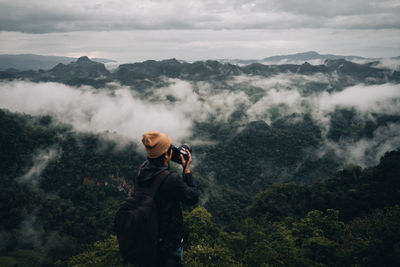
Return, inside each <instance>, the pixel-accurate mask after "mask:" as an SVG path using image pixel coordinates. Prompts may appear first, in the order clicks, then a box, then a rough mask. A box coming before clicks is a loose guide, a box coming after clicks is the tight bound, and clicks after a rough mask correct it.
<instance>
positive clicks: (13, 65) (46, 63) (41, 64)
mask: <svg viewBox="0 0 400 267" xmlns="http://www.w3.org/2000/svg"><path fill="white" fill-rule="evenodd" d="M76 60H77V58H74V57H59V56H41V55H33V54H22V55H0V70H7V69H16V70H40V69H42V70H49V69H51V68H53V67H55V66H56V65H57V64H59V63H62V64H69V63H71V62H73V61H76ZM92 60H93V61H96V62H100V63H108V62H115V61H114V60H110V59H103V58H92Z"/></svg>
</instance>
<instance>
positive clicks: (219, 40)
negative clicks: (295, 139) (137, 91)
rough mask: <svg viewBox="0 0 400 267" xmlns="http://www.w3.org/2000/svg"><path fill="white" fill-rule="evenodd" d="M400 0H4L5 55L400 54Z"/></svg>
mask: <svg viewBox="0 0 400 267" xmlns="http://www.w3.org/2000/svg"><path fill="white" fill-rule="evenodd" d="M399 14H400V0H325V1H322V0H246V1H245V0H102V1H100V0H86V1H80V0H69V1H59V0H11V1H10V0H0V54H20V53H35V54H42V55H63V56H75V57H77V56H81V55H88V56H90V57H102V58H110V59H115V60H118V61H122V62H124V61H125V62H126V61H141V60H146V59H165V58H178V59H186V60H198V59H221V58H242V59H250V58H252V59H261V58H264V57H267V56H272V55H281V54H290V53H296V52H305V51H310V50H315V51H317V52H319V53H332V54H342V55H359V56H364V57H392V56H400V16H399Z"/></svg>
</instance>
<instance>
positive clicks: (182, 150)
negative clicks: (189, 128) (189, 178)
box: [171, 145, 192, 164]
mask: <svg viewBox="0 0 400 267" xmlns="http://www.w3.org/2000/svg"><path fill="white" fill-rule="evenodd" d="M186 149H187V150H189V151H190V153H192V149H191V148H190V147H189V145H181V146H180V147H175V146H172V158H171V160H172V161H173V162H176V163H179V164H182V160H181V155H182V156H183V158H184V159H185V160H186V161H187V160H188V159H189V154H188V153H187V151H186Z"/></svg>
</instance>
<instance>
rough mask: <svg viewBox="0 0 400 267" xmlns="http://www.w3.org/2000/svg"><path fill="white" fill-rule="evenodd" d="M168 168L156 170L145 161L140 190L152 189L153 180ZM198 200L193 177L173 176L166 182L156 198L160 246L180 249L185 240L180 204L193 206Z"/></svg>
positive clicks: (187, 175) (156, 167)
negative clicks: (148, 187)
mask: <svg viewBox="0 0 400 267" xmlns="http://www.w3.org/2000/svg"><path fill="white" fill-rule="evenodd" d="M167 169H168V167H165V166H157V165H154V164H152V163H151V162H149V161H146V162H145V163H144V164H143V165H142V167H141V168H140V170H139V172H138V176H137V179H138V183H139V186H141V187H146V186H150V185H151V183H152V181H153V180H154V178H155V177H156V176H157V175H158V174H160V173H161V172H162V171H164V170H167ZM198 198H199V195H198V192H197V187H196V184H195V182H194V180H193V177H192V175H191V174H190V173H189V174H185V176H184V177H183V179H182V178H180V176H179V175H178V174H177V173H175V172H170V173H169V174H168V176H167V177H165V178H164V180H163V182H162V183H161V185H160V187H159V188H158V191H157V193H156V196H155V202H156V205H157V211H158V227H159V237H160V241H161V242H160V243H161V244H162V246H164V247H165V248H166V249H167V248H168V249H173V248H177V247H178V246H179V244H180V241H181V239H182V238H183V235H184V233H183V231H184V230H183V217H182V208H181V203H184V204H187V205H194V204H196V203H197V201H198Z"/></svg>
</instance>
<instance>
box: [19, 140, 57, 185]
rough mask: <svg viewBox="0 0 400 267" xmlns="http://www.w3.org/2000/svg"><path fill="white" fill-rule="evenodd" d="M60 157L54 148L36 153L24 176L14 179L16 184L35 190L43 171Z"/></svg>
mask: <svg viewBox="0 0 400 267" xmlns="http://www.w3.org/2000/svg"><path fill="white" fill-rule="evenodd" d="M60 155H61V151H60V150H59V149H57V148H55V147H51V148H47V149H41V150H38V151H36V153H35V154H34V156H33V159H32V161H33V166H32V167H31V168H30V169H29V170H28V171H27V172H26V173H25V174H24V175H22V176H20V177H18V178H17V179H16V180H17V182H19V183H23V184H27V185H29V186H31V187H32V188H35V189H37V188H38V185H39V182H40V180H41V174H42V172H43V171H44V169H45V168H46V167H47V165H48V164H49V163H50V162H51V161H53V160H56V159H57V158H59V157H60Z"/></svg>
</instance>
